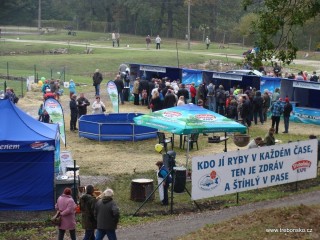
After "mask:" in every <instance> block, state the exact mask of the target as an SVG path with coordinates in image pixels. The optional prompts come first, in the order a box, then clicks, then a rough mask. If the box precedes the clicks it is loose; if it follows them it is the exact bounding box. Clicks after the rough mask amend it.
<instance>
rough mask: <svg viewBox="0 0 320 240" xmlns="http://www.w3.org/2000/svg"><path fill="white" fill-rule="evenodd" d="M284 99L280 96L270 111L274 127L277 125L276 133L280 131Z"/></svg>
mask: <svg viewBox="0 0 320 240" xmlns="http://www.w3.org/2000/svg"><path fill="white" fill-rule="evenodd" d="M281 101H282V99H281V98H279V99H278V101H276V102H274V103H273V104H272V105H271V107H270V112H271V120H272V124H271V125H272V128H274V126H276V128H275V130H276V134H278V131H279V123H280V117H281V114H282V113H283V104H282V102H281Z"/></svg>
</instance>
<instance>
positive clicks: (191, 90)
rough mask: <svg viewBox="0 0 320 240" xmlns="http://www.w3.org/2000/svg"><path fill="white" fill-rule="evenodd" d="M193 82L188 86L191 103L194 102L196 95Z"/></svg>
mask: <svg viewBox="0 0 320 240" xmlns="http://www.w3.org/2000/svg"><path fill="white" fill-rule="evenodd" d="M194 85H195V84H194V82H193V83H191V86H190V95H191V102H192V103H193V104H196V96H197V89H196V88H195V87H194Z"/></svg>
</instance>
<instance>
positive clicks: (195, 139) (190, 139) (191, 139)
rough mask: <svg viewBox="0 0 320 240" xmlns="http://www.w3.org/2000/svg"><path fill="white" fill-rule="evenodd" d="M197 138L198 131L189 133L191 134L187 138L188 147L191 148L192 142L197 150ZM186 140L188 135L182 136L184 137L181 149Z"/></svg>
mask: <svg viewBox="0 0 320 240" xmlns="http://www.w3.org/2000/svg"><path fill="white" fill-rule="evenodd" d="M198 138H199V133H193V134H191V136H190V138H189V144H190V149H193V143H196V145H197V150H199V146H198ZM186 142H188V136H184V138H183V149H184V145H185V143H186Z"/></svg>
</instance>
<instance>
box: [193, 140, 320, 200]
mask: <svg viewBox="0 0 320 240" xmlns="http://www.w3.org/2000/svg"><path fill="white" fill-rule="evenodd" d="M317 148H318V141H317V139H312V140H307V141H300V142H292V143H288V144H281V145H274V146H268V147H260V148H253V149H248V150H238V151H232V152H226V153H221V154H215V155H207V156H198V157H194V158H192V200H197V199H203V198H209V197H215V196H220V195H225V194H231V193H237V192H244V191H248V190H252V189H257V188H264V187H270V186H275V185H280V184H285V183H290V182H296V181H302V180H306V179H311V178H315V177H316V176H317Z"/></svg>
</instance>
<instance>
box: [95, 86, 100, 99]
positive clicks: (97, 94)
mask: <svg viewBox="0 0 320 240" xmlns="http://www.w3.org/2000/svg"><path fill="white" fill-rule="evenodd" d="M94 88H95V90H96V96H100V84H97V85H95V86H94Z"/></svg>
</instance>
